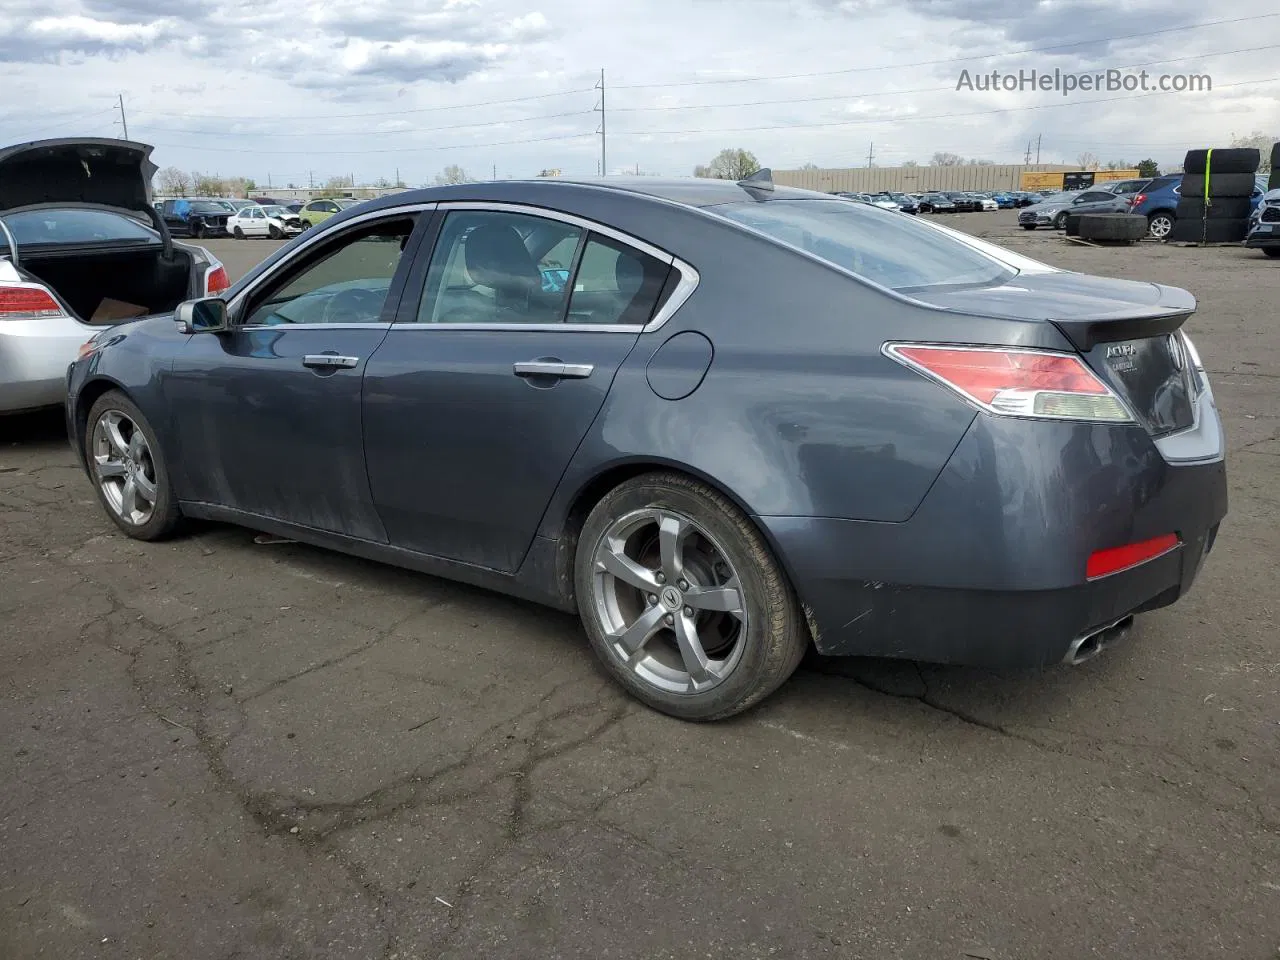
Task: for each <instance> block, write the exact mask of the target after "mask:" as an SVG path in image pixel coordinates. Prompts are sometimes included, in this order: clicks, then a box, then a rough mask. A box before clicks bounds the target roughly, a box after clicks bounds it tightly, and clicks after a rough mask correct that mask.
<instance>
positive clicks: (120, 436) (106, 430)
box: [92, 410, 156, 527]
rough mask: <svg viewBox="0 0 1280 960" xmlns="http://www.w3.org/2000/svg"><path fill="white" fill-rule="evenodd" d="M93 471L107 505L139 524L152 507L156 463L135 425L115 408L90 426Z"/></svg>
mask: <svg viewBox="0 0 1280 960" xmlns="http://www.w3.org/2000/svg"><path fill="white" fill-rule="evenodd" d="M92 443H93V472H94V474H95V476H96V477H97V481H98V489H99V490H100V491H101V492H102V499H103V501H104V502H105V503H106V505H107V508H108V509H110V510H111V512H112V513H114V514H115V515H116V516H117V517H119V518H120V519H121V520H123V521H124V522H125V523H127V524H129V525H130V526H135V527H140V526H142V525H143V524H145V523H146V522H147V521H148V520H150V519H151V516H152V514H153V512H154V511H155V508H156V465H155V461H154V460H153V459H152V457H151V446H150V445H149V444H148V443H147V438H146V437H145V436H144V435H143V433H142V431H141V430H139V429H138V426H137V424H135V423H134V422H133V421H132V420H130V419H129V418H128V417H127V416H125V415H124V414H123V413H121V412H120V411H119V410H107V411H106V412H104V413H103V414H102V415H101V416H100V417H99V418H98V422H97V423H96V424H94V427H93V439H92Z"/></svg>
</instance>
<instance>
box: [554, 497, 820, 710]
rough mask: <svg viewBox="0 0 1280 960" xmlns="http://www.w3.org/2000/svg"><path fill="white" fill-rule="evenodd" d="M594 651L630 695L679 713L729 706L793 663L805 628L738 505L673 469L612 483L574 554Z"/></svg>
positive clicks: (776, 682)
mask: <svg viewBox="0 0 1280 960" xmlns="http://www.w3.org/2000/svg"><path fill="white" fill-rule="evenodd" d="M574 585H575V589H576V593H577V598H578V610H579V613H580V614H581V616H582V621H583V624H584V626H585V628H586V631H587V635H588V637H589V638H590V640H591V645H592V647H593V648H594V650H595V652H596V655H597V656H598V657H599V658H600V659H601V661H602V662H603V663H604V665H605V666H606V668H607V669H608V670H609V672H610V673H612V674H613V675H614V677H616V678H617V679H618V681H619V682H620V683H621V684H622V685H623V686H624V687H625V688H626V689H627V690H628V691H629V692H630V693H631V694H632V695H633V696H635V697H636V698H637V699H639V700H641V701H643V702H644V703H646V704H648V705H649V706H651V707H653V708H654V709H656V710H660V711H661V712H663V713H666V714H670V715H671V716H674V717H679V718H681V719H685V720H719V719H722V718H724V717H729V716H732V715H734V714H736V713H739V712H741V711H743V710H746V709H747V708H748V707H750V706H752V705H753V704H755V703H757V702H758V701H760V700H762V699H763V698H764V697H766V696H768V695H769V694H770V693H772V692H773V691H774V690H776V689H777V688H778V687H779V686H780V685H781V684H782V683H783V682H784V681H785V680H786V679H787V678H788V677H789V676H791V674H792V673H793V672H794V671H795V668H796V666H797V665H798V664H799V662H800V659H801V657H802V656H803V654H804V651H805V648H806V646H807V645H808V629H807V627H806V625H805V621H804V619H803V617H802V616H801V615H800V612H799V608H798V604H797V603H796V600H795V597H794V595H793V594H792V591H791V589H790V587H789V585H788V584H787V581H786V578H785V576H784V575H783V573H782V571H781V569H780V568H779V567H778V564H777V562H776V561H775V560H774V559H773V556H772V554H771V553H770V551H769V548H768V545H767V544H766V543H765V541H764V539H763V538H762V537H761V535H760V533H759V531H758V530H756V528H755V527H754V526H753V525H752V524H751V522H750V521H749V520H748V519H747V518H746V517H745V516H744V515H743V514H742V512H741V511H740V510H738V508H737V507H736V506H734V505H733V504H732V503H730V502H729V501H728V500H727V499H725V498H724V497H723V496H721V495H720V494H719V493H717V492H716V491H715V490H713V489H711V488H710V487H707V486H706V485H705V484H702V483H699V482H697V481H695V480H692V479H690V478H688V477H685V476H683V475H681V474H675V473H655V474H648V475H646V476H642V477H637V478H636V479H634V480H631V481H628V482H627V483H624V484H622V485H621V486H619V487H617V488H615V489H614V490H613V491H611V492H610V493H609V494H607V495H606V496H605V497H604V498H603V499H602V500H601V501H600V502H599V503H598V504H597V505H596V507H595V509H593V510H592V511H591V515H590V516H589V517H588V518H587V522H586V524H585V525H584V527H583V530H582V535H581V537H580V539H579V544H578V552H577V556H576V558H575V563H574Z"/></svg>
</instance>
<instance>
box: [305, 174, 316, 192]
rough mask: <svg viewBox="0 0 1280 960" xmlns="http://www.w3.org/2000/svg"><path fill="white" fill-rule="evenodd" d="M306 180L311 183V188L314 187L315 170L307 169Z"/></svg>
mask: <svg viewBox="0 0 1280 960" xmlns="http://www.w3.org/2000/svg"><path fill="white" fill-rule="evenodd" d="M307 181H308V182H309V183H310V184H311V189H312V190H314V189H315V188H316V172H315V171H314V170H308V171H307Z"/></svg>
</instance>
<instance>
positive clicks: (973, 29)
mask: <svg viewBox="0 0 1280 960" xmlns="http://www.w3.org/2000/svg"><path fill="white" fill-rule="evenodd" d="M4 8H5V9H4V14H5V15H4V17H3V18H2V19H0V89H3V90H4V91H5V96H4V97H3V99H2V102H0V138H2V142H3V143H13V142H18V141H22V140H30V139H39V138H43V137H60V136H73V135H91V136H120V135H121V132H122V130H121V127H120V125H119V119H120V114H119V111H118V110H117V109H116V107H115V100H116V95H117V94H123V96H124V106H125V111H126V114H127V118H128V124H129V134H130V137H131V138H132V139H134V140H142V141H145V142H148V143H152V144H155V146H156V152H155V159H156V161H157V162H158V163H159V164H160V165H161V166H167V165H170V164H174V165H177V166H180V167H183V168H184V169H188V170H193V169H194V170H199V171H202V172H215V173H218V174H221V175H224V176H226V175H237V174H238V175H244V176H249V177H253V178H254V179H256V180H257V181H258V182H259V183H266V182H268V178H269V180H270V182H271V183H272V184H274V185H284V184H287V183H296V184H298V185H300V186H305V185H307V183H308V182H309V181H310V180H311V179H312V178H314V179H315V181H316V182H317V183H319V182H322V181H323V180H324V179H326V178H327V177H329V176H333V175H346V174H353V175H354V176H355V178H356V179H357V181H360V182H370V181H372V180H374V179H376V178H378V177H387V178H391V177H394V176H395V175H396V172H397V171H398V172H399V175H400V177H401V178H402V179H404V180H405V181H406V182H408V183H410V184H420V183H423V182H426V181H429V180H430V179H431V178H432V177H433V176H434V175H435V174H436V173H438V172H439V171H440V170H441V169H442V168H443V167H444V166H445V165H446V164H458V165H461V166H462V167H464V168H465V169H466V170H467V172H468V173H469V174H471V175H472V176H474V177H477V178H480V177H483V178H488V177H490V176H493V175H494V173H495V172H496V174H497V176H499V177H506V176H529V175H533V174H537V173H538V172H539V170H541V169H543V168H549V167H554V168H560V169H562V170H563V171H564V172H565V173H566V174H571V173H573V174H595V173H596V172H597V171H598V168H599V163H600V138H599V136H598V133H597V131H598V129H599V125H600V120H601V116H600V113H598V112H596V108H597V107H598V105H599V101H600V92H599V91H598V90H597V89H595V88H596V86H597V85H598V83H599V82H600V71H601V70H602V69H603V70H604V71H605V75H604V79H605V84H606V94H605V106H606V110H607V113H606V117H605V119H606V122H607V131H608V141H607V148H608V154H607V165H608V169H609V172H617V171H619V170H621V169H623V168H626V169H632V170H634V169H635V168H637V167H638V168H639V169H640V170H641V171H642V172H646V173H663V174H688V173H690V172H692V168H693V166H694V165H695V164H696V163H703V162H706V161H707V160H709V159H710V158H711V157H712V156H713V155H714V154H715V153H716V152H717V151H718V150H719V149H720V148H722V147H727V146H741V147H745V148H747V149H749V150H751V151H753V152H754V153H755V154H756V155H757V156H758V157H759V158H760V160H761V162H762V163H764V164H766V165H769V166H772V167H774V168H775V169H785V168H790V167H797V166H800V165H802V164H804V163H806V162H812V163H816V164H818V165H820V166H865V165H866V164H867V156H868V151H869V150H870V149H871V146H872V144H874V161H873V162H874V163H875V164H876V165H880V166H892V165H896V164H899V163H902V162H903V161H907V160H916V161H918V162H927V161H928V159H929V158H930V156H931V155H932V154H933V153H934V152H935V151H946V152H951V153H958V154H962V155H964V156H966V157H970V156H972V157H980V158H984V159H988V160H993V161H997V162H1006V163H1014V162H1020V161H1021V160H1022V159H1023V157H1024V155H1025V152H1026V148H1027V143H1028V141H1035V140H1036V139H1037V138H1040V157H1041V159H1042V160H1043V161H1045V162H1073V161H1074V160H1075V159H1076V158H1077V157H1078V156H1079V155H1080V154H1082V153H1085V152H1089V153H1093V154H1096V155H1098V156H1099V157H1100V158H1101V159H1102V160H1103V161H1104V162H1105V161H1108V160H1129V161H1136V160H1138V159H1141V158H1143V157H1147V156H1151V157H1154V158H1156V159H1158V160H1164V161H1167V162H1177V161H1179V160H1180V158H1181V155H1182V153H1183V151H1185V150H1186V149H1187V148H1188V147H1193V146H1205V145H1213V144H1223V143H1225V142H1228V141H1229V139H1230V137H1231V136H1232V135H1233V134H1248V133H1251V132H1253V131H1255V130H1260V131H1263V132H1265V133H1267V134H1275V135H1280V55H1278V54H1280V8H1277V7H1276V5H1275V4H1274V2H1273V0H1237V2H1235V3H1232V4H1216V5H1215V4H1210V5H1206V4H1204V3H1203V2H1200V0H1138V2H1136V3H1123V4H1122V3H1119V2H1115V0H1110V2H1098V0H1040V2H1038V3H1037V2H1034V0H1032V2H1027V0H636V2H632V3H617V2H614V3H606V2H604V0H529V2H527V3H519V2H515V0H361V2H359V3H343V4H336V3H327V4H321V3H318V2H303V0H182V2H175V0H8V2H6V3H5V5H4ZM1033 68H1034V69H1037V70H1039V71H1050V72H1051V71H1053V70H1054V69H1055V68H1056V69H1060V70H1062V71H1065V72H1077V73H1078V72H1090V71H1095V70H1105V69H1108V68H1114V69H1120V70H1133V71H1135V72H1136V71H1138V70H1144V69H1145V70H1147V71H1148V72H1149V73H1150V74H1151V75H1152V78H1153V80H1154V78H1155V77H1157V76H1158V75H1160V74H1188V73H1200V74H1209V75H1210V76H1211V77H1212V83H1213V90H1212V92H1200V93H1163V94H1160V93H1157V94H1147V95H1143V94H1140V93H1125V92H1123V91H1121V92H1106V91H1102V92H1094V91H1090V92H1080V91H1078V92H1076V93H1074V94H1072V95H1071V96H1069V97H1064V96H1063V95H1062V94H1061V93H1060V92H1053V91H1020V92H1017V91H1015V92H996V93H992V92H982V91H977V90H973V91H969V90H957V89H956V85H957V80H958V78H959V77H960V74H961V71H962V70H968V71H970V73H971V75H974V74H978V73H988V74H989V73H990V72H991V71H992V70H998V71H1000V72H1002V73H1017V71H1019V70H1020V69H1026V70H1030V69H1033ZM1033 153H1034V146H1033Z"/></svg>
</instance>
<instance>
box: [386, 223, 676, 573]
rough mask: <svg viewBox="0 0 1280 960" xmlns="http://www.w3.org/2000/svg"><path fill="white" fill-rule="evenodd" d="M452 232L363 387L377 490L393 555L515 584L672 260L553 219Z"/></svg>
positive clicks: (411, 291) (412, 292) (419, 277)
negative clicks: (441, 562) (428, 558)
mask: <svg viewBox="0 0 1280 960" xmlns="http://www.w3.org/2000/svg"><path fill="white" fill-rule="evenodd" d="M442 209H443V208H442ZM438 230H439V235H438V239H437V240H436V241H435V245H434V250H433V253H432V255H431V257H430V260H429V262H425V263H423V264H422V269H420V270H417V271H416V276H411V277H410V279H409V281H408V288H407V290H406V294H405V297H404V299H403V301H402V303H401V309H400V313H399V315H398V316H397V318H396V323H395V324H394V325H393V326H392V328H391V332H390V333H389V334H388V335H387V339H386V340H385V341H384V342H383V344H382V346H381V347H379V349H378V351H377V352H376V353H375V354H374V356H373V358H372V359H371V360H370V362H369V366H368V370H367V372H366V374H365V387H364V424H365V451H366V456H367V460H368V468H369V480H370V488H371V490H372V493H373V498H374V502H375V503H376V504H377V507H378V511H379V514H380V516H381V517H382V520H383V522H384V524H385V526H386V529H387V533H388V536H389V539H390V542H391V543H392V544H394V545H396V546H400V547H405V548H408V549H411V550H416V551H420V552H422V553H427V554H432V555H434V556H439V557H445V558H448V559H451V560H457V561H461V562H464V563H470V564H475V565H478V566H483V567H487V568H490V569H495V570H501V571H513V570H515V569H516V568H517V567H518V566H519V564H520V562H521V560H522V559H523V557H524V555H525V552H526V551H527V549H528V547H529V545H530V544H531V543H532V541H533V537H534V533H535V531H536V530H537V527H538V523H539V522H540V520H541V518H542V514H543V512H544V510H545V509H546V506H547V504H548V502H549V501H550V499H551V496H552V494H553V493H554V492H555V489H556V486H557V484H558V483H559V481H560V477H561V475H562V474H563V473H564V470H565V469H566V467H567V466H568V464H569V460H570V459H571V458H572V456H573V454H574V452H575V451H576V450H577V448H578V445H579V443H580V442H581V441H582V438H583V436H584V435H585V434H586V432H587V430H588V429H589V428H590V426H591V423H592V421H593V420H594V419H595V417H596V414H597V413H598V412H599V410H600V408H601V406H602V405H603V403H604V400H605V396H606V395H607V394H608V392H609V388H610V385H611V384H612V383H613V378H614V375H615V373H616V372H617V369H618V367H619V366H620V365H621V364H622V362H623V360H624V359H626V357H627V355H628V354H629V353H630V352H631V350H632V348H633V347H634V346H635V343H636V340H637V339H638V337H639V334H640V332H641V330H642V329H643V327H644V326H645V324H646V323H647V322H648V321H649V319H650V317H651V316H652V314H653V312H654V309H655V306H656V304H657V302H658V299H659V296H660V293H661V291H662V288H663V284H664V283H665V281H666V277H667V274H668V273H669V272H670V270H671V260H672V258H671V257H670V256H668V255H666V254H663V253H662V252H661V251H657V250H654V249H653V248H651V247H648V246H647V245H644V244H643V243H641V242H639V241H635V240H630V239H623V238H619V237H618V236H617V235H609V234H606V233H605V232H604V228H593V227H592V225H590V224H586V223H584V222H582V221H580V220H576V219H574V218H570V217H561V216H560V215H557V214H554V213H552V212H550V211H546V210H543V209H539V208H521V207H518V206H513V205H505V204H504V205H496V204H489V205H474V204H473V205H468V204H456V205H450V206H449V208H448V209H447V210H444V212H443V216H442V217H441V219H440V221H439V223H438ZM421 259H423V258H420V260H421Z"/></svg>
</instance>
